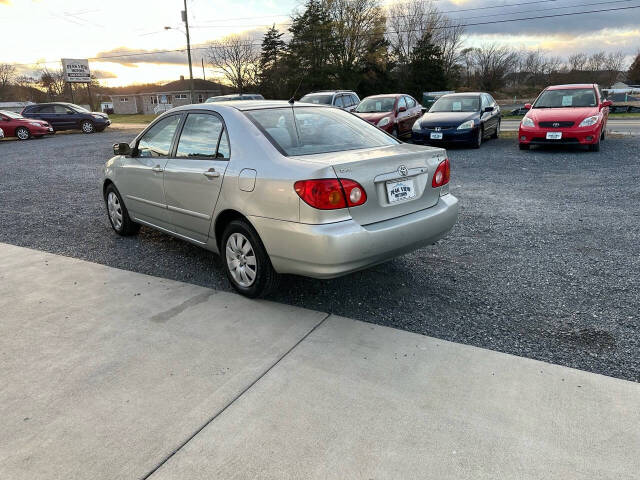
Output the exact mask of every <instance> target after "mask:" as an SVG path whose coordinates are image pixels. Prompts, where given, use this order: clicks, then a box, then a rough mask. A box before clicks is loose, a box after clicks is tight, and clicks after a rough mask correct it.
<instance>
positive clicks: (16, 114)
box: [0, 110, 24, 118]
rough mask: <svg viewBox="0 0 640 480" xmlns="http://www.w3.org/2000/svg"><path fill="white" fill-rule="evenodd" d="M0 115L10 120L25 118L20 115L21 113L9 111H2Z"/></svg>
mask: <svg viewBox="0 0 640 480" xmlns="http://www.w3.org/2000/svg"><path fill="white" fill-rule="evenodd" d="M0 115H5V116H7V117H9V118H24V117H23V116H22V115H20V114H19V113H14V112H11V111H8V110H0Z"/></svg>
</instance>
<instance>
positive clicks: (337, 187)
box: [293, 178, 367, 210]
mask: <svg viewBox="0 0 640 480" xmlns="http://www.w3.org/2000/svg"><path fill="white" fill-rule="evenodd" d="M293 188H294V189H295V191H296V193H297V194H298V196H299V197H300V198H301V199H302V200H304V201H305V203H307V204H308V205H311V206H312V207H313V208H317V209H319V210H335V209H338V208H345V207H347V206H349V207H357V206H358V205H362V204H363V203H364V202H366V201H367V193H366V192H365V191H364V188H362V185H360V184H359V183H358V182H354V181H353V180H348V179H345V178H340V179H338V178H320V179H315V180H300V181H298V182H296V183H295V184H294V185H293Z"/></svg>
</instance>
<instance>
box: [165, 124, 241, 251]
mask: <svg viewBox="0 0 640 480" xmlns="http://www.w3.org/2000/svg"><path fill="white" fill-rule="evenodd" d="M230 153H231V152H230V149H229V139H228V136H227V132H226V131H225V127H224V122H223V120H222V117H220V116H219V115H218V114H216V113H213V112H190V113H189V114H188V115H187V118H186V120H185V122H184V126H183V127H182V132H181V133H180V137H179V139H178V141H177V147H176V148H175V154H174V155H173V156H172V157H173V158H171V159H170V160H169V162H168V163H167V166H166V168H165V174H164V191H165V196H166V200H167V208H168V210H169V216H170V221H171V224H172V226H173V230H174V231H175V232H177V233H179V234H181V235H184V236H186V237H189V238H191V239H193V240H196V241H198V242H201V243H205V242H206V241H207V239H208V233H209V227H210V225H211V218H212V215H213V211H214V209H215V206H216V202H217V201H218V196H219V194H220V187H221V186H222V180H223V178H224V173H225V171H226V169H227V164H228V162H229V157H230Z"/></svg>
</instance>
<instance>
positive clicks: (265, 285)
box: [220, 220, 277, 298]
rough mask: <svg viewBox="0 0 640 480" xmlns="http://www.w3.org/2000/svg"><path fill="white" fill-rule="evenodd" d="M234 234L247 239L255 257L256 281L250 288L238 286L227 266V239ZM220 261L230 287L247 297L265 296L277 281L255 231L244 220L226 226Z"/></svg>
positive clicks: (269, 260)
mask: <svg viewBox="0 0 640 480" xmlns="http://www.w3.org/2000/svg"><path fill="white" fill-rule="evenodd" d="M234 233H241V234H242V235H244V236H245V237H247V238H248V239H249V241H250V242H251V246H252V247H253V252H254V253H255V255H256V280H255V281H254V282H253V284H252V285H251V286H250V287H243V286H241V285H238V284H237V283H236V282H235V280H234V279H233V276H232V275H231V271H230V270H229V265H228V264H227V254H226V245H227V240H228V239H229V237H230V236H231V235H232V234H234ZM220 259H221V261H222V266H223V268H224V271H225V273H226V275H227V278H228V279H229V283H231V286H232V287H233V288H234V289H235V290H236V291H237V292H238V293H240V294H242V295H244V296H246V297H249V298H257V297H261V296H263V295H266V294H268V293H270V292H271V290H272V289H273V286H274V284H275V282H276V279H277V274H276V272H275V271H274V270H273V267H272V266H271V259H270V258H269V255H268V254H267V251H266V249H265V248H264V245H263V244H262V241H261V240H260V237H259V236H258V233H257V232H256V231H255V229H254V228H253V227H252V226H251V225H250V224H249V223H248V222H246V221H245V220H233V221H231V222H230V223H229V225H227V227H226V228H225V229H224V233H223V234H222V241H221V242H220Z"/></svg>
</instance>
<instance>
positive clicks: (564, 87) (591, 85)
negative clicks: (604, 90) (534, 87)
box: [545, 83, 596, 90]
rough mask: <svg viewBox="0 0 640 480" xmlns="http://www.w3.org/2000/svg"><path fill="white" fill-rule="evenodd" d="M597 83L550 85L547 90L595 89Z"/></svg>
mask: <svg viewBox="0 0 640 480" xmlns="http://www.w3.org/2000/svg"><path fill="white" fill-rule="evenodd" d="M595 86H596V84H595V83H568V84H566V85H550V86H548V87H547V88H546V89H545V90H561V89H562V90H569V89H572V88H595Z"/></svg>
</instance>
